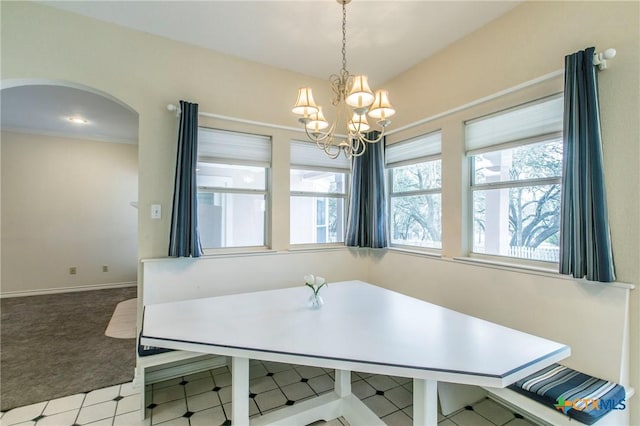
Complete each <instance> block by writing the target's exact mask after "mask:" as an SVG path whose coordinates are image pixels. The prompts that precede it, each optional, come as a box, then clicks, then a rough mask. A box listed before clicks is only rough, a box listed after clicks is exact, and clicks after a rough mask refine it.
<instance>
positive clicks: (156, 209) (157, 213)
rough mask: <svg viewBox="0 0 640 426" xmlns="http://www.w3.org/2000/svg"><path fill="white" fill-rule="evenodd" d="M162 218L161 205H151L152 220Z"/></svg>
mask: <svg viewBox="0 0 640 426" xmlns="http://www.w3.org/2000/svg"><path fill="white" fill-rule="evenodd" d="M160 218H162V207H161V206H160V204H151V219H160Z"/></svg>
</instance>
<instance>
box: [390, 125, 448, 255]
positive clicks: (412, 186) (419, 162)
mask: <svg viewBox="0 0 640 426" xmlns="http://www.w3.org/2000/svg"><path fill="white" fill-rule="evenodd" d="M440 147H441V133H440V132H435V133H430V134H428V135H425V136H420V137H418V138H415V139H411V140H408V141H404V142H399V143H396V144H392V145H388V146H387V147H386V165H387V170H388V179H389V185H388V187H389V224H390V225H389V226H390V232H391V245H392V246H393V245H397V246H417V247H429V248H437V249H439V248H442V218H441V216H442V207H441V206H442V199H441V198H442V197H441V188H442V171H441V165H442V162H441V160H440Z"/></svg>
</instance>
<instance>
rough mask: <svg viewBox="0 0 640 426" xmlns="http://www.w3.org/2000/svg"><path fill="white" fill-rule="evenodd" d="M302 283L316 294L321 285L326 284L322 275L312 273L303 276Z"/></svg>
mask: <svg viewBox="0 0 640 426" xmlns="http://www.w3.org/2000/svg"><path fill="white" fill-rule="evenodd" d="M304 284H305V285H306V286H308V287H310V288H311V290H313V292H314V293H315V294H316V295H317V294H318V292H319V291H320V289H321V288H322V287H324V286H325V285H327V280H325V279H324V278H323V277H317V276H315V275H313V274H309V275H305V276H304Z"/></svg>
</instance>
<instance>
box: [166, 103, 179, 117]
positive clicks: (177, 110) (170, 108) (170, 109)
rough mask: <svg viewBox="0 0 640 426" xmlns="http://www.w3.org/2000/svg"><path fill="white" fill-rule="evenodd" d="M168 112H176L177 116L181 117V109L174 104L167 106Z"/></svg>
mask: <svg viewBox="0 0 640 426" xmlns="http://www.w3.org/2000/svg"><path fill="white" fill-rule="evenodd" d="M167 110H169V111H175V113H176V116H178V115H180V108H179V107H177V106H175V105H174V104H169V105H167Z"/></svg>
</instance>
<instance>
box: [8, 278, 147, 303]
mask: <svg viewBox="0 0 640 426" xmlns="http://www.w3.org/2000/svg"><path fill="white" fill-rule="evenodd" d="M137 285H138V283H137V282H124V283H108V284H90V285H80V286H73V287H58V288H46V289H38V290H26V291H7V292H0V299H4V298H9V297H23V296H41V295H45V294H57V293H72V292H76V291H91V290H108V289H113V288H123V287H135V286H137Z"/></svg>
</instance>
